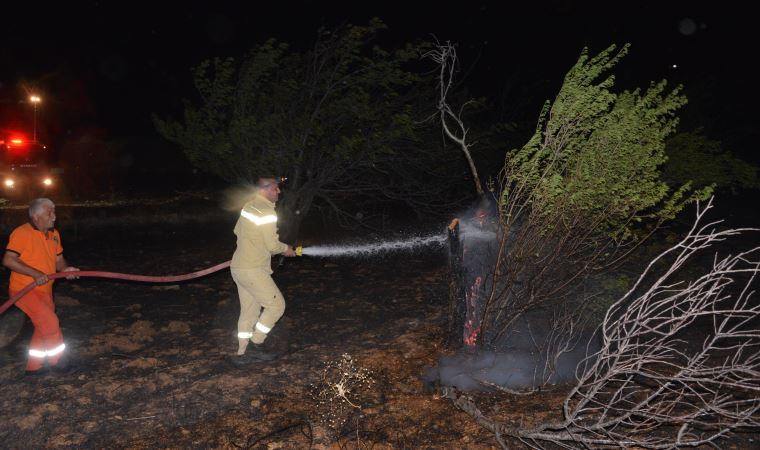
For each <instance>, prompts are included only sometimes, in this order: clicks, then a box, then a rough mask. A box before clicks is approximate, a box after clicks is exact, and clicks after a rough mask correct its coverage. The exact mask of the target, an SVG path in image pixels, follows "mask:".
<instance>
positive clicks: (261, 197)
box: [256, 192, 275, 208]
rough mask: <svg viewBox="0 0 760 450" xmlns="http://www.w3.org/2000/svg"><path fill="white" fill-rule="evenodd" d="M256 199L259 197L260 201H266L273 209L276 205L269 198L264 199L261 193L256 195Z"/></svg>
mask: <svg viewBox="0 0 760 450" xmlns="http://www.w3.org/2000/svg"><path fill="white" fill-rule="evenodd" d="M256 197H259V198H260V199H262V200H264V201H265V202H267V204H268V205H269V206H271V207H272V208H274V205H275V203H274V202H273V201H271V200H269V199H268V198H266V197H264V196H263V195H261V193H259V192H257V193H256Z"/></svg>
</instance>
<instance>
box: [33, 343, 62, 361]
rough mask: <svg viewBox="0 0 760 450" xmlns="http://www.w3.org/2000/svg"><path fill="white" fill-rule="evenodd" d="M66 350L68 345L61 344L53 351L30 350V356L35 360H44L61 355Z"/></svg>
mask: <svg viewBox="0 0 760 450" xmlns="http://www.w3.org/2000/svg"><path fill="white" fill-rule="evenodd" d="M65 348H66V344H61V345H59V346H58V347H56V348H54V349H52V350H47V351H45V350H37V349H34V348H30V349H29V356H33V357H35V358H44V357H46V356H55V355H57V354H59V353H61V352H62V351H63V350H64V349H65Z"/></svg>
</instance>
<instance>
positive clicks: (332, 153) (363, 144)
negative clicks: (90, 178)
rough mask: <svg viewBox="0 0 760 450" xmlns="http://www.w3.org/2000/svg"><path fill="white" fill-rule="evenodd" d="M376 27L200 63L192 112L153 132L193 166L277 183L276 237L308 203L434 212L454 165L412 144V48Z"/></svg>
mask: <svg viewBox="0 0 760 450" xmlns="http://www.w3.org/2000/svg"><path fill="white" fill-rule="evenodd" d="M383 28H385V25H383V24H382V22H380V21H379V20H378V19H374V20H372V21H371V22H370V23H369V25H368V26H353V25H349V26H346V27H344V28H342V29H339V30H337V31H328V30H322V31H320V32H319V33H318V36H317V40H316V43H315V44H314V46H313V47H312V48H311V49H308V50H306V51H296V50H292V49H291V48H290V47H289V46H288V45H287V44H285V43H281V42H278V41H275V40H269V41H267V42H265V43H263V44H261V45H259V46H257V47H255V48H254V49H252V50H251V51H250V52H249V53H248V54H247V55H246V56H245V57H243V58H242V59H241V60H240V61H238V60H235V59H232V58H224V59H222V58H217V59H214V60H211V61H206V62H204V63H202V64H201V65H200V66H198V67H197V68H196V69H195V70H194V80H195V86H196V88H197V90H198V93H199V95H200V104H199V105H193V104H192V103H191V102H186V106H185V110H184V117H183V120H181V121H180V120H174V119H161V118H158V117H155V118H154V121H155V124H156V126H157V129H158V130H159V132H160V133H161V134H163V135H164V136H165V137H166V138H167V139H169V140H171V141H173V142H175V143H177V144H179V146H180V147H181V148H182V149H183V150H184V151H185V153H186V154H187V156H188V158H189V159H190V160H191V161H192V163H193V164H195V165H197V166H198V167H201V168H203V169H204V170H208V171H210V172H212V173H214V174H217V175H219V176H221V177H222V178H224V179H227V180H229V181H231V182H250V181H252V180H253V179H254V178H255V176H256V175H257V174H266V173H269V174H276V175H283V176H287V177H288V184H287V190H286V191H285V192H284V194H283V197H282V199H281V200H280V203H279V211H280V214H281V215H282V216H283V221H282V222H283V224H284V225H285V226H286V227H287V228H286V229H285V231H284V236H285V238H286V239H291V240H292V239H294V238H295V237H296V236H297V234H298V231H299V225H300V223H301V221H302V219H303V218H304V217H305V216H306V215H307V214H308V213H309V211H310V210H311V209H312V207H314V206H315V204H316V203H315V202H317V201H318V202H319V204H318V205H317V206H320V207H323V206H324V207H327V208H328V209H330V210H331V211H332V212H333V213H335V214H336V216H337V217H339V218H341V217H342V218H348V217H351V216H352V215H353V214H352V211H350V210H349V209H350V208H349V209H347V205H349V204H351V203H352V204H354V205H357V204H359V203H361V202H360V200H361V199H363V198H366V197H367V196H369V195H375V196H378V195H380V196H384V197H386V198H388V199H403V200H404V201H406V202H407V203H409V204H411V205H416V206H420V205H423V204H427V205H428V206H429V207H435V206H436V205H439V204H440V203H441V202H443V201H445V199H449V198H451V195H449V194H451V193H452V192H454V190H453V188H452V185H456V183H453V184H452V183H451V182H441V181H442V180H446V181H449V179H450V172H451V170H452V169H451V168H452V167H453V164H452V163H453V162H454V158H452V157H451V156H444V157H441V155H440V154H439V153H440V152H439V151H438V149H437V148H431V146H430V144H429V143H426V142H423V140H422V137H421V136H422V133H424V131H421V130H422V128H421V126H420V123H419V117H418V115H419V111H420V110H421V105H423V104H424V102H422V101H421V100H420V96H421V95H424V94H423V93H424V92H426V90H425V89H420V85H421V83H424V82H425V80H424V79H423V78H422V77H420V76H418V75H416V74H415V73H413V72H412V71H410V70H408V69H407V68H406V67H407V65H408V64H410V63H412V62H413V61H415V60H417V59H418V57H419V51H418V50H417V49H416V48H415V47H414V46H412V45H406V46H404V47H403V48H401V49H397V50H392V51H390V50H385V49H383V48H381V47H380V46H378V45H373V41H374V40H375V39H376V35H377V33H378V32H379V31H380V30H382V29H383ZM428 105H429V103H428ZM428 128H432V127H429V126H428ZM402 161H403V162H402ZM456 162H458V161H456ZM412 168H418V169H419V170H421V172H420V173H419V174H418V175H417V176H413V175H412V174H411V173H410V172H409V171H410V170H412ZM431 180H432V181H431ZM435 180H438V181H437V182H436V181H435Z"/></svg>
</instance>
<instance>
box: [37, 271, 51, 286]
mask: <svg viewBox="0 0 760 450" xmlns="http://www.w3.org/2000/svg"><path fill="white" fill-rule="evenodd" d="M48 281H50V279H49V278H48V276H47V274H44V273H42V272H40V274H39V275H38V276H36V277H34V284H36V285H37V286H42V285H44V284H46V283H47V282H48Z"/></svg>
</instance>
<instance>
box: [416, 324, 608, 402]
mask: <svg viewBox="0 0 760 450" xmlns="http://www.w3.org/2000/svg"><path fill="white" fill-rule="evenodd" d="M548 322H549V320H548V319H546V318H542V317H541V314H538V313H536V314H532V315H528V316H525V317H524V318H522V320H520V321H518V323H517V324H516V325H515V326H514V327H513V329H512V330H511V332H510V333H509V335H508V337H507V338H506V339H505V340H504V341H502V342H500V344H499V345H498V347H497V349H495V350H489V349H480V348H470V347H464V348H462V349H461V350H460V351H458V352H457V353H455V354H453V355H450V356H442V357H441V358H440V359H439V361H438V365H437V366H436V367H433V368H429V369H427V371H426V372H425V374H424V375H423V381H424V382H425V385H426V386H429V387H432V386H435V385H441V386H453V387H456V388H457V389H458V390H465V391H479V390H480V391H482V390H490V389H492V388H493V387H494V386H498V387H502V388H507V389H512V390H526V389H531V388H535V387H538V386H543V385H557V384H562V383H567V382H572V381H575V379H576V378H575V377H576V372H577V370H578V367H579V365H581V367H580V368H581V369H583V367H584V365H585V364H582V363H585V362H586V361H587V360H586V357H587V355H594V354H595V353H596V352H597V351H598V350H599V349H600V348H601V342H600V340H599V337H598V335H596V334H594V333H593V332H591V331H585V332H583V333H580V334H579V335H576V336H574V337H572V338H568V337H567V336H560V338H561V339H563V340H562V341H561V342H559V344H560V346H563V345H564V344H568V345H567V347H566V348H563V351H558V348H557V347H556V346H555V345H552V344H556V342H555V341H554V340H553V339H552V337H553V336H551V335H550V334H549V330H550V329H551V327H550V324H549V323H548ZM568 339H570V340H571V341H570V342H568ZM589 361H590V360H589Z"/></svg>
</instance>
